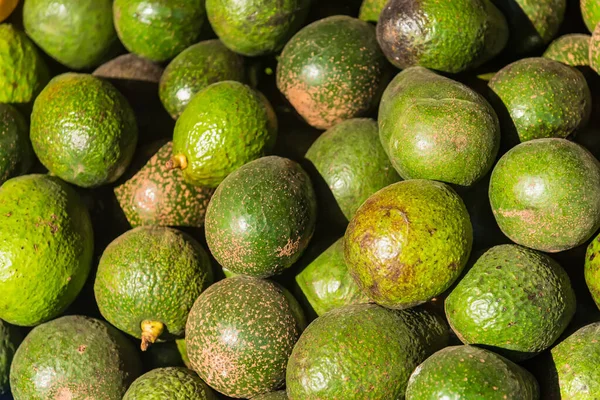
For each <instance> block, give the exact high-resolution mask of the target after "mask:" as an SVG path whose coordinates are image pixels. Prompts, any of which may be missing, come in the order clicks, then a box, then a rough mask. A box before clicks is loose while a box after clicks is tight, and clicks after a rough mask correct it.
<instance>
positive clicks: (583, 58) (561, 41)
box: [543, 33, 592, 67]
mask: <svg viewBox="0 0 600 400" xmlns="http://www.w3.org/2000/svg"><path fill="white" fill-rule="evenodd" d="M591 39H592V37H591V36H590V35H583V34H580V33H573V34H569V35H563V36H561V37H559V38H558V39H556V40H554V41H553V42H552V43H550V45H549V46H548V48H547V49H546V51H545V52H544V55H543V57H545V58H549V59H551V60H554V61H559V62H561V63H563V64H566V65H570V66H571V67H584V66H589V65H590V56H589V54H590V40H591Z"/></svg>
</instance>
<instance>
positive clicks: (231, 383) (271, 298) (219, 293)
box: [186, 276, 301, 398]
mask: <svg viewBox="0 0 600 400" xmlns="http://www.w3.org/2000/svg"><path fill="white" fill-rule="evenodd" d="M300 332H301V328H300V327H299V324H298V322H297V320H296V318H295V317H294V313H293V311H292V307H291V306H290V303H289V301H288V299H287V297H286V296H285V295H284V293H283V292H282V290H281V289H280V287H279V286H277V285H276V284H274V283H272V282H269V281H266V280H262V279H257V278H252V277H249V276H235V277H232V278H227V279H224V280H222V281H219V282H217V283H215V284H214V285H212V286H211V287H209V288H208V289H207V290H206V291H205V292H204V293H202V294H201V295H200V297H199V298H198V300H196V303H195V304H194V307H193V308H192V310H191V311H190V316H189V318H188V323H187V326H186V335H187V336H186V342H187V346H188V355H189V357H190V361H191V364H192V368H193V369H194V370H195V371H196V372H197V373H198V375H200V377H201V378H202V379H203V380H204V381H205V382H206V383H208V384H209V385H210V386H211V387H212V388H214V389H216V390H218V391H219V392H221V393H223V394H225V395H227V396H230V397H236V398H252V397H253V396H256V395H259V394H263V393H267V392H271V391H273V390H277V389H279V388H281V386H282V385H283V383H284V381H285V370H286V365H287V363H288V358H289V356H290V354H291V352H292V348H293V347H294V344H295V343H296V341H297V340H298V337H299V336H300Z"/></svg>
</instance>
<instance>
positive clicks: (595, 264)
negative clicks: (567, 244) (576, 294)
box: [584, 235, 600, 309]
mask: <svg viewBox="0 0 600 400" xmlns="http://www.w3.org/2000/svg"><path fill="white" fill-rule="evenodd" d="M599 253H600V235H599V236H596V238H595V239H594V240H593V241H592V242H591V243H590V244H589V245H588V247H587V251H586V254H585V267H584V276H585V283H586V284H587V287H588V289H589V290H590V293H591V295H592V298H593V299H594V302H595V303H596V306H598V308H599V309H600V254H599Z"/></svg>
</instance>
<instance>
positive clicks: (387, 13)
mask: <svg viewBox="0 0 600 400" xmlns="http://www.w3.org/2000/svg"><path fill="white" fill-rule="evenodd" d="M377 41H378V42H379V44H380V46H381V49H382V50H383V52H384V54H385V55H386V57H387V58H388V60H390V62H391V63H392V64H394V65H395V66H396V67H398V68H401V69H405V68H408V67H410V66H413V65H420V66H422V67H425V68H431V69H435V70H438V71H443V72H450V73H458V72H461V71H465V70H468V69H472V68H475V67H478V66H480V65H481V64H483V63H485V62H486V61H489V60H491V59H492V58H494V57H495V56H496V55H498V54H499V53H500V52H501V51H502V49H504V46H505V45H506V42H507V41H508V25H507V24H506V19H505V18H504V15H502V13H501V12H500V11H499V10H498V9H497V8H496V7H495V6H494V5H493V4H492V3H491V2H490V1H489V0H453V1H451V2H447V1H438V0H390V1H388V2H387V4H386V5H385V7H384V8H383V10H382V11H381V15H380V16H379V23H378V24H377Z"/></svg>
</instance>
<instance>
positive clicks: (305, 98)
mask: <svg viewBox="0 0 600 400" xmlns="http://www.w3.org/2000/svg"><path fill="white" fill-rule="evenodd" d="M390 72H391V71H390V67H389V65H388V63H387V61H386V60H385V57H384V55H383V53H382V52H381V50H380V49H379V46H378V44H377V40H376V37H375V28H373V26H371V25H370V24H368V23H367V22H364V21H361V20H359V19H356V18H351V17H348V16H333V17H328V18H325V19H322V20H319V21H317V22H313V23H312V24H310V25H307V26H305V27H304V28H302V29H301V30H300V31H299V32H298V33H297V34H296V35H294V37H292V38H291V39H290V41H289V42H288V43H287V44H286V45H285V47H284V49H283V51H282V53H281V56H280V57H279V64H278V65H277V87H278V88H279V90H280V91H281V92H282V93H283V94H284V95H285V97H286V98H287V99H288V100H289V102H290V103H291V104H292V106H293V107H294V108H295V109H296V111H297V112H298V113H299V114H300V115H301V116H302V117H303V118H304V119H305V120H306V122H308V123H309V124H310V125H312V126H314V127H316V128H319V129H329V128H331V127H332V126H334V125H336V124H337V123H339V122H342V121H344V120H346V119H350V118H356V117H362V116H365V115H366V114H367V113H369V112H370V111H373V109H374V108H375V107H376V106H377V103H378V102H379V98H380V96H381V92H382V91H383V89H384V88H385V85H387V83H388V80H389V79H388V76H389V74H390Z"/></svg>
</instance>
